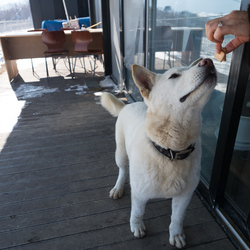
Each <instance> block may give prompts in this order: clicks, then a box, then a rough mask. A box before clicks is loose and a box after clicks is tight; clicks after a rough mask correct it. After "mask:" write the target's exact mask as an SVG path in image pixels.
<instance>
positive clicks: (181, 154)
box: [152, 142, 195, 161]
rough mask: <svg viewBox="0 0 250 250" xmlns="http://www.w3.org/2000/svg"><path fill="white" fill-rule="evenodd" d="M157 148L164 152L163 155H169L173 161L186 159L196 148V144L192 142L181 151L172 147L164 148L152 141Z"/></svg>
mask: <svg viewBox="0 0 250 250" xmlns="http://www.w3.org/2000/svg"><path fill="white" fill-rule="evenodd" d="M152 143H153V145H154V146H155V148H156V149H157V150H158V151H159V152H160V153H162V154H163V155H165V156H167V157H168V158H169V159H170V160H171V161H173V160H184V159H186V158H187V157H188V156H189V155H190V154H191V153H192V152H193V151H194V149H195V144H191V145H190V146H189V147H188V148H187V149H184V150H181V151H174V150H172V149H170V148H168V149H166V148H162V147H161V146H159V145H157V144H156V143H155V142H152Z"/></svg>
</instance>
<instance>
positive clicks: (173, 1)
mask: <svg viewBox="0 0 250 250" xmlns="http://www.w3.org/2000/svg"><path fill="white" fill-rule="evenodd" d="M240 2H241V0H157V7H160V8H164V7H165V6H171V7H172V9H173V10H174V11H177V12H181V11H189V12H192V13H202V12H206V13H213V14H227V13H230V12H231V11H232V10H239V8H240ZM222 6H223V7H222Z"/></svg>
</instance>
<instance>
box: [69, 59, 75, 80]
mask: <svg viewBox="0 0 250 250" xmlns="http://www.w3.org/2000/svg"><path fill="white" fill-rule="evenodd" d="M67 57H68V62H69V72H70V75H71V77H72V79H74V78H73V74H72V71H71V65H70V59H69V56H67Z"/></svg>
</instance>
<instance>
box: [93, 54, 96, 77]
mask: <svg viewBox="0 0 250 250" xmlns="http://www.w3.org/2000/svg"><path fill="white" fill-rule="evenodd" d="M94 58H95V60H94V73H93V79H94V78H95V65H96V56H94Z"/></svg>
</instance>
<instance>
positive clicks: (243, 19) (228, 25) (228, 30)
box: [205, 10, 250, 53]
mask: <svg viewBox="0 0 250 250" xmlns="http://www.w3.org/2000/svg"><path fill="white" fill-rule="evenodd" d="M219 23H221V24H222V25H219V26H218V24H219ZM205 28H206V35H207V38H208V39H209V40H210V41H212V42H214V43H215V49H216V53H220V52H221V49H222V45H221V44H222V43H223V40H224V36H225V35H228V34H232V35H234V36H235V38H234V39H233V40H231V41H230V42H229V43H228V44H227V45H226V46H225V47H226V49H227V53H230V52H231V51H233V50H235V49H236V48H238V47H239V46H240V45H241V44H243V43H246V42H248V41H249V35H250V23H249V20H248V12H247V11H237V10H234V11H232V12H231V13H230V14H228V15H226V16H224V17H220V18H216V19H213V20H210V21H208V22H207V23H206V26H205Z"/></svg>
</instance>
